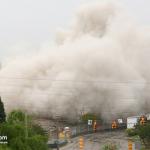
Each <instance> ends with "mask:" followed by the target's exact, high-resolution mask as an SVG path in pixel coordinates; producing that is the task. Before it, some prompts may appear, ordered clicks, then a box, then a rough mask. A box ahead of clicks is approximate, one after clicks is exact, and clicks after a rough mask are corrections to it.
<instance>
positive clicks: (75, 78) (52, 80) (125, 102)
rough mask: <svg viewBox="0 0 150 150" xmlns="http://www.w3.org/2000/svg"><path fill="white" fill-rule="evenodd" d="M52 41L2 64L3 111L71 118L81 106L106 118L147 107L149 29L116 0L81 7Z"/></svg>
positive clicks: (149, 50) (0, 90)
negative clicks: (40, 48) (24, 55)
mask: <svg viewBox="0 0 150 150" xmlns="http://www.w3.org/2000/svg"><path fill="white" fill-rule="evenodd" d="M56 43H57V44H56V45H55V46H52V47H50V48H48V50H43V51H41V52H39V53H38V54H37V55H36V56H31V57H30V58H22V57H21V58H19V57H17V58H16V59H14V60H11V61H9V62H8V63H7V64H5V65H3V66H2V69H1V71H0V92H1V96H2V98H3V101H4V103H5V105H6V108H7V111H10V110H12V109H15V108H22V109H25V110H27V111H28V112H29V113H34V114H37V115H39V114H40V115H43V116H54V115H56V114H57V115H58V114H59V115H63V116H65V117H75V116H76V115H77V114H79V113H80V112H81V109H82V108H84V111H89V112H94V113H98V114H101V115H102V116H103V117H105V118H107V119H110V118H111V117H118V116H120V115H128V114H133V113H135V114H136V113H143V112H144V111H147V109H148V108H150V102H149V98H150V96H149V89H150V88H149V83H150V82H149V81H150V61H149V58H150V30H149V29H148V28H144V27H139V25H137V24H136V23H134V22H133V21H131V18H130V17H128V16H127V15H125V13H124V12H123V11H122V9H121V8H120V7H118V6H117V5H116V4H115V3H113V2H99V3H96V4H88V5H86V6H83V7H81V8H80V9H79V11H78V13H77V15H76V17H75V18H74V20H73V23H72V25H71V27H70V28H69V29H68V30H67V31H63V30H62V31H59V32H58V33H57V38H56Z"/></svg>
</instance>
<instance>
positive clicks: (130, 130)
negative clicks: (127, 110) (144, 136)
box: [126, 129, 137, 136]
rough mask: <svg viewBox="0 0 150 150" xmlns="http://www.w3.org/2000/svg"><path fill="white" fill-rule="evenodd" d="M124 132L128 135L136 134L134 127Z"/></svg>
mask: <svg viewBox="0 0 150 150" xmlns="http://www.w3.org/2000/svg"><path fill="white" fill-rule="evenodd" d="M126 133H127V134H128V136H135V135H137V132H136V130H135V129H127V130H126Z"/></svg>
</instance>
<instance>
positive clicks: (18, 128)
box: [0, 110, 48, 150]
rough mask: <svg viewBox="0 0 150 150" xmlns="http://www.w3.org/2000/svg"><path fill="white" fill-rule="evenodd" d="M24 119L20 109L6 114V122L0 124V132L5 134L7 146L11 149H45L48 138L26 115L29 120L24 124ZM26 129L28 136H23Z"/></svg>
mask: <svg viewBox="0 0 150 150" xmlns="http://www.w3.org/2000/svg"><path fill="white" fill-rule="evenodd" d="M25 119H26V117H25V114H24V113H23V112H22V111H20V110H15V111H12V112H11V113H10V114H8V119H7V122H5V123H2V124H1V126H0V134H1V135H7V138H8V147H9V148H11V150H24V149H25V150H47V147H48V146H47V140H48V138H47V136H46V135H45V133H44V130H43V129H42V128H41V127H40V126H39V125H35V124H34V123H33V122H32V119H31V118H30V117H28V116H27V120H28V119H30V120H29V122H28V123H27V124H25ZM26 131H27V132H28V136H25V135H26ZM0 150H1V149H0ZM2 150H3V149H2ZM4 150H5V149H4Z"/></svg>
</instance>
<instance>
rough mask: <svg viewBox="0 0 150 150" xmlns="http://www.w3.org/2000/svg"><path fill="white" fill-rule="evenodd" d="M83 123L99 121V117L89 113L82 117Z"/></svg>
mask: <svg viewBox="0 0 150 150" xmlns="http://www.w3.org/2000/svg"><path fill="white" fill-rule="evenodd" d="M81 120H82V121H87V120H97V116H96V115H95V114H91V113H87V114H84V115H82V116H81Z"/></svg>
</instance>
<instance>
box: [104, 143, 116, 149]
mask: <svg viewBox="0 0 150 150" xmlns="http://www.w3.org/2000/svg"><path fill="white" fill-rule="evenodd" d="M103 150H118V148H117V145H115V144H112V143H111V144H107V145H105V146H104V148H103Z"/></svg>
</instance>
